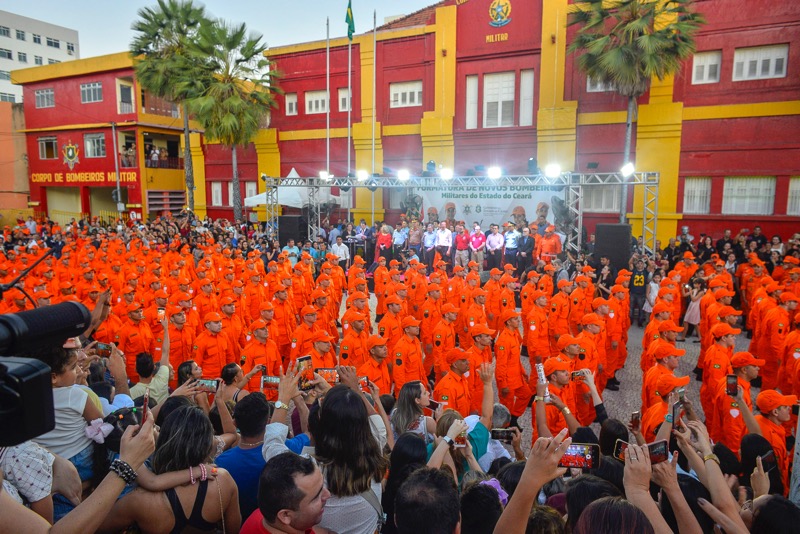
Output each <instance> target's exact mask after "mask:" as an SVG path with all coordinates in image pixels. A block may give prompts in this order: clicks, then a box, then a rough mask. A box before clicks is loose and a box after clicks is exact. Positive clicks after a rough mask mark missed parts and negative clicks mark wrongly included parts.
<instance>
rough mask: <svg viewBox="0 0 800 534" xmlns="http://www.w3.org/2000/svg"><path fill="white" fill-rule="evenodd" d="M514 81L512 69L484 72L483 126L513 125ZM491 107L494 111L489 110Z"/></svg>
mask: <svg viewBox="0 0 800 534" xmlns="http://www.w3.org/2000/svg"><path fill="white" fill-rule="evenodd" d="M516 82H517V77H516V73H515V72H513V71H511V72H495V73H491V74H484V76H483V127H484V128H508V127H510V126H514V104H515V103H514V98H515V93H516ZM493 107H494V109H495V111H494V112H492V113H490V110H491V109H492V108H493ZM490 115H491V116H490ZM492 117H493V119H494V120H493V119H492Z"/></svg>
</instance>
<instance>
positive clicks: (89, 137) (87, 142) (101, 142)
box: [83, 133, 106, 158]
mask: <svg viewBox="0 0 800 534" xmlns="http://www.w3.org/2000/svg"><path fill="white" fill-rule="evenodd" d="M83 153H84V155H85V156H86V157H87V158H104V157H106V134H104V133H91V134H83Z"/></svg>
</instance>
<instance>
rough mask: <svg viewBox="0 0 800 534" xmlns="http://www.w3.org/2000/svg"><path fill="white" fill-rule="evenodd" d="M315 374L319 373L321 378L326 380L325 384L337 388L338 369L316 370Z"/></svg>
mask: <svg viewBox="0 0 800 534" xmlns="http://www.w3.org/2000/svg"><path fill="white" fill-rule="evenodd" d="M314 372H315V373H317V374H318V375H319V376H321V377H322V378H324V379H325V382H327V383H328V384H330V385H331V386H335V385H336V384H338V383H339V371H337V370H336V369H325V368H321V369H314Z"/></svg>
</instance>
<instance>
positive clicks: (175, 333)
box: [166, 306, 195, 389]
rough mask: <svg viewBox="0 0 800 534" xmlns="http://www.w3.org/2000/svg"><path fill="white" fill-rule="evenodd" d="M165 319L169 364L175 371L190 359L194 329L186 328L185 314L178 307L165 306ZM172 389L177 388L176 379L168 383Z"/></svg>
mask: <svg viewBox="0 0 800 534" xmlns="http://www.w3.org/2000/svg"><path fill="white" fill-rule="evenodd" d="M166 313H167V317H168V318H169V327H167V335H169V364H170V365H171V366H172V368H173V369H177V368H178V366H180V364H182V363H183V362H185V361H187V360H191V359H192V354H193V353H192V348H193V347H194V340H195V332H194V329H192V328H190V327H188V326H186V313H185V312H184V311H183V308H181V307H180V306H167V312H166ZM170 385H171V386H172V387H173V389H174V388H176V387H177V386H178V383H177V379H176V378H174V379H172V380H171V381H170Z"/></svg>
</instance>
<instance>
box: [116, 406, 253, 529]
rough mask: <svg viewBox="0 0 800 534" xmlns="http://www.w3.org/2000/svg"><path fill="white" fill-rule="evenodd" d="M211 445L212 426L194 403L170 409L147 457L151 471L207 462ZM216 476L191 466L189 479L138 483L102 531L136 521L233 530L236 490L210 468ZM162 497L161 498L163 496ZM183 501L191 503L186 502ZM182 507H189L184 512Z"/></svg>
mask: <svg viewBox="0 0 800 534" xmlns="http://www.w3.org/2000/svg"><path fill="white" fill-rule="evenodd" d="M213 449H214V430H213V428H212V427H211V422H210V421H209V420H208V417H207V416H206V414H205V413H203V411H202V410H201V409H200V408H198V407H196V406H184V407H182V408H179V409H177V410H175V411H174V412H173V413H172V414H170V415H169V417H167V418H166V420H165V421H164V424H163V426H162V427H161V431H160V433H159V436H158V441H157V442H156V451H155V453H154V454H153V457H152V465H153V473H155V474H156V475H160V474H163V473H170V472H174V471H182V470H184V469H189V468H190V467H195V466H198V465H200V464H204V463H206V462H207V461H208V460H209V458H210V455H211V453H212V451H213ZM214 469H216V472H214V473H213V474H214V475H215V476H216V479H215V480H214V481H213V482H212V481H209V479H208V472H207V469H206V468H205V466H203V467H202V469H201V470H200V472H199V473H195V472H194V471H195V469H192V475H193V476H192V480H191V481H190V482H189V484H186V485H183V486H179V487H177V488H173V489H170V490H166V491H163V492H150V491H146V490H144V489H142V488H137V489H135V490H134V491H132V492H130V493H129V494H128V495H126V496H125V497H123V498H122V499H120V500H119V501H117V503H116V504H115V505H114V507H113V508H112V510H111V513H109V514H108V516H107V517H106V519H105V521H104V522H103V525H102V526H101V528H100V531H101V532H119V531H120V530H124V529H126V528H128V527H130V526H132V525H134V524H135V525H137V526H138V527H139V529H140V530H141V531H142V532H152V533H161V532H164V533H167V532H183V531H184V529H192V531H194V532H215V531H217V530H218V528H220V527H221V528H222V530H225V531H230V532H238V531H239V528H240V527H241V523H242V517H241V514H240V513H239V492H238V489H237V487H236V483H235V482H234V480H233V478H232V477H231V476H230V474H228V472H227V471H226V470H224V469H222V468H214ZM165 496H166V499H165V498H164V497H165ZM184 503H190V504H188V505H186V504H184ZM185 510H191V515H190V516H189V517H187V515H186V512H185Z"/></svg>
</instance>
